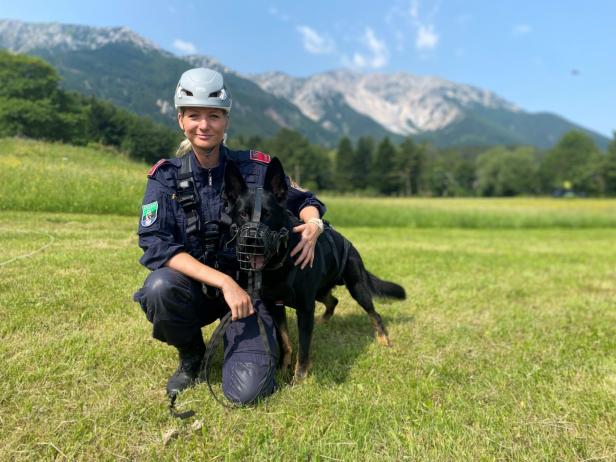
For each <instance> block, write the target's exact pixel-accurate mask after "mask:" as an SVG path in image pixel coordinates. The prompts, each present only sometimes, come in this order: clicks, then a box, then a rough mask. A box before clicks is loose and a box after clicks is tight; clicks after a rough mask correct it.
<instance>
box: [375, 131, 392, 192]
mask: <svg viewBox="0 0 616 462" xmlns="http://www.w3.org/2000/svg"><path fill="white" fill-rule="evenodd" d="M372 172H373V175H372V184H373V186H374V187H375V188H376V189H377V191H379V192H380V193H382V194H385V195H392V194H394V193H395V192H397V191H398V173H397V172H396V149H395V148H394V146H393V145H392V144H391V141H389V138H384V139H383V141H381V142H380V143H379V146H378V148H377V151H376V159H375V161H374V167H373V169H372Z"/></svg>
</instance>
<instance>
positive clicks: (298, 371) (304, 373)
mask: <svg viewBox="0 0 616 462" xmlns="http://www.w3.org/2000/svg"><path fill="white" fill-rule="evenodd" d="M308 369H309V365H308V364H306V365H301V364H300V363H299V362H297V363H295V372H294V374H293V380H292V381H291V385H299V384H300V383H302V382H304V381H305V380H306V377H308Z"/></svg>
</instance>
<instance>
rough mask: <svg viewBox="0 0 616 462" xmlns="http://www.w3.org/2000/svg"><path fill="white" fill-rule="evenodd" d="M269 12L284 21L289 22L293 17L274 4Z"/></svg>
mask: <svg viewBox="0 0 616 462" xmlns="http://www.w3.org/2000/svg"><path fill="white" fill-rule="evenodd" d="M269 14H271V15H272V16H274V17H275V18H277V19H280V20H281V21H284V22H288V21H289V20H290V19H291V18H290V17H289V15H288V14H285V13H283V12H281V11H280V10H279V9H278V8H276V7H274V6H272V7H270V9H269Z"/></svg>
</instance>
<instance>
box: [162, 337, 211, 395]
mask: <svg viewBox="0 0 616 462" xmlns="http://www.w3.org/2000/svg"><path fill="white" fill-rule="evenodd" d="M176 348H177V349H178V353H179V356H180V365H179V366H178V368H177V370H176V371H175V372H174V373H173V375H172V376H171V377H169V380H167V395H168V396H169V397H175V396H176V395H177V394H178V393H179V392H181V391H183V390H186V389H187V388H189V387H191V386H193V385H194V383H195V380H196V378H197V376H198V375H199V370H200V369H201V361H202V360H203V354H204V353H205V344H204V343H203V337H202V336H201V331H199V333H198V334H197V335H195V336H194V337H193V338H192V339H191V340H190V342H188V343H185V344H184V345H177V346H176Z"/></svg>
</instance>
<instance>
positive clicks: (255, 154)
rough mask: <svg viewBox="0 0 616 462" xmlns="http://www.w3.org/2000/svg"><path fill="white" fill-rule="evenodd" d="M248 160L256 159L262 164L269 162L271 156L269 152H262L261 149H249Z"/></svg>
mask: <svg viewBox="0 0 616 462" xmlns="http://www.w3.org/2000/svg"><path fill="white" fill-rule="evenodd" d="M250 160H256V161H257V162H261V163H263V164H269V163H270V161H271V160H272V158H271V157H270V156H269V154H263V153H262V152H261V151H250Z"/></svg>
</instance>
